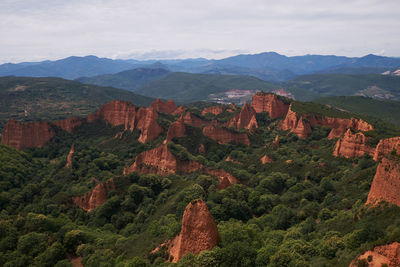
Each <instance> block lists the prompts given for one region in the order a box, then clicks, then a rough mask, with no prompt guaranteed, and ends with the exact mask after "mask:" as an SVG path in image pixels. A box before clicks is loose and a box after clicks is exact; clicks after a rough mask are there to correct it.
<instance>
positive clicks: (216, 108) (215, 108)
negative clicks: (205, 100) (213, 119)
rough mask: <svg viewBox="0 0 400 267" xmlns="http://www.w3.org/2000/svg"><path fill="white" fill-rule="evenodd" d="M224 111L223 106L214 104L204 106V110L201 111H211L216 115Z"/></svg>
mask: <svg viewBox="0 0 400 267" xmlns="http://www.w3.org/2000/svg"><path fill="white" fill-rule="evenodd" d="M222 112H223V109H222V107H221V106H212V107H208V108H204V109H203V111H202V112H201V115H203V116H204V115H206V114H207V113H211V114H214V115H218V114H221V113H222Z"/></svg>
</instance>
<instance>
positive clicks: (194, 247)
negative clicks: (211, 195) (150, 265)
mask: <svg viewBox="0 0 400 267" xmlns="http://www.w3.org/2000/svg"><path fill="white" fill-rule="evenodd" d="M219 242H220V237H219V233H218V229H217V225H216V224H215V221H214V219H213V218H212V216H211V214H210V212H209V211H208V208H207V205H206V203H205V202H204V201H203V200H195V201H192V203H189V204H188V205H187V206H186V209H185V212H184V213H183V218H182V228H181V232H180V233H179V235H178V236H176V237H175V238H174V240H173V241H172V243H171V244H170V246H169V248H168V252H169V254H170V261H172V262H178V261H179V260H180V259H181V258H182V257H183V256H184V255H185V254H186V253H189V252H192V253H194V254H199V253H200V252H202V251H204V250H210V249H212V248H213V247H215V246H216V245H217V244H218V243H219Z"/></svg>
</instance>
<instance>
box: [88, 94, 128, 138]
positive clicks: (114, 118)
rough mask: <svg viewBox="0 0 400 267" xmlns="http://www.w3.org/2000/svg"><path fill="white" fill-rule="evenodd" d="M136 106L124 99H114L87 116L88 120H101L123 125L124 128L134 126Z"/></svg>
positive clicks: (113, 124) (114, 124)
mask: <svg viewBox="0 0 400 267" xmlns="http://www.w3.org/2000/svg"><path fill="white" fill-rule="evenodd" d="M135 117H136V108H135V106H134V105H133V104H132V103H130V102H126V101H121V100H114V101H111V102H110V103H107V104H104V105H103V106H102V107H101V108H100V109H99V110H98V111H96V112H95V113H93V114H90V115H89V116H88V119H87V120H88V122H93V121H95V120H103V121H105V122H107V123H109V124H111V125H112V126H119V125H124V126H125V130H131V131H133V129H134V128H135Z"/></svg>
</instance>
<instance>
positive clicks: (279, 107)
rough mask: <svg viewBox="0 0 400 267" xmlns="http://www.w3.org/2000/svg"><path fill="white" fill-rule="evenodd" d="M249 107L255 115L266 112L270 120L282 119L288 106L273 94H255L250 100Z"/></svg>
mask: <svg viewBox="0 0 400 267" xmlns="http://www.w3.org/2000/svg"><path fill="white" fill-rule="evenodd" d="M251 106H252V107H253V108H254V110H255V111H256V112H257V113H261V112H267V113H268V114H269V116H270V117H271V118H272V119H277V118H283V117H284V116H285V114H286V113H287V112H288V109H289V104H286V103H284V102H283V101H282V100H280V99H279V98H278V96H276V95H274V94H266V93H262V92H259V93H256V94H255V95H253V97H252V99H251Z"/></svg>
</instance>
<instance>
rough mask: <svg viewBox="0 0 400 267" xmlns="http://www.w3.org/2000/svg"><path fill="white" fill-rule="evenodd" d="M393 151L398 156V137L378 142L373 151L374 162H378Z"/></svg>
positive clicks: (399, 151)
mask: <svg viewBox="0 0 400 267" xmlns="http://www.w3.org/2000/svg"><path fill="white" fill-rule="evenodd" d="M393 149H394V150H396V154H397V155H399V154H400V137H393V138H387V139H382V140H380V141H379V143H378V145H377V146H376V149H375V153H374V160H375V161H378V160H379V159H380V158H382V157H383V156H385V155H387V154H389V153H391V152H392V151H393Z"/></svg>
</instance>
